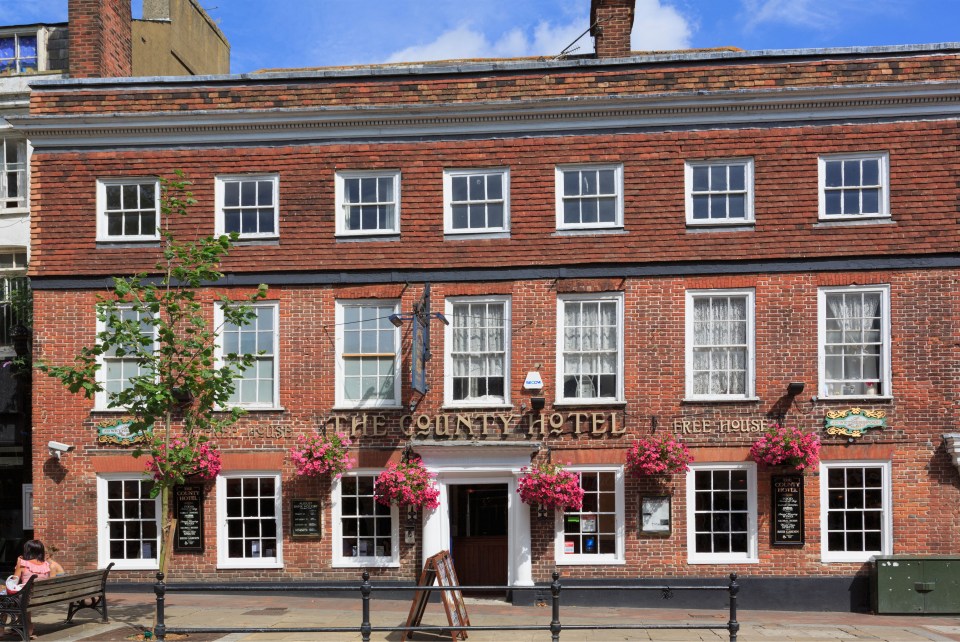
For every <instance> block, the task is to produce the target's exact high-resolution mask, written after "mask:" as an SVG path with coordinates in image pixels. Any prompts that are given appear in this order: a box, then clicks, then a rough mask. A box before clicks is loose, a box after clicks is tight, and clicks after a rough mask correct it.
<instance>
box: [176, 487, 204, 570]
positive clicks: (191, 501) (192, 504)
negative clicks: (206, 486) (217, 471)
mask: <svg viewBox="0 0 960 642" xmlns="http://www.w3.org/2000/svg"><path fill="white" fill-rule="evenodd" d="M173 510H174V515H175V516H176V518H177V530H176V533H175V534H174V538H173V550H175V551H177V552H184V553H187V552H196V553H202V552H203V486H200V485H197V484H188V485H186V486H176V487H174V489H173Z"/></svg>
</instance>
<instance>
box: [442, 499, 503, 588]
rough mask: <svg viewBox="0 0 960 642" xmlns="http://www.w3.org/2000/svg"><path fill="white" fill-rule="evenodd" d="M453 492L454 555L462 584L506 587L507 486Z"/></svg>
mask: <svg viewBox="0 0 960 642" xmlns="http://www.w3.org/2000/svg"><path fill="white" fill-rule="evenodd" d="M449 489H450V490H449V501H450V535H451V540H452V546H451V553H452V554H453V563H454V566H455V567H456V569H457V578H458V579H459V580H460V584H464V585H470V584H479V585H500V586H503V585H506V584H507V566H508V563H509V560H508V551H507V523H508V518H507V485H506V484H471V485H453V486H450V487H449ZM465 592H466V591H465ZM466 593H469V592H466ZM476 593H479V594H486V595H491V593H490V592H483V591H478V592H476Z"/></svg>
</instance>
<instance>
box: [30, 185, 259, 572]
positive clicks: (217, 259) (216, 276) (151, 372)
mask: <svg viewBox="0 0 960 642" xmlns="http://www.w3.org/2000/svg"><path fill="white" fill-rule="evenodd" d="M189 185H190V183H189V182H188V181H186V180H185V179H184V176H183V174H182V173H180V172H177V174H176V177H175V178H173V179H170V180H161V197H160V210H161V217H162V221H163V222H164V227H163V229H161V231H160V237H161V245H162V257H161V259H160V260H159V261H158V262H157V264H156V266H155V271H154V272H153V273H151V274H148V273H140V274H135V275H133V276H130V277H122V278H121V277H115V278H114V284H113V289H112V292H111V293H110V295H108V296H101V297H99V299H98V302H97V317H98V319H99V320H100V321H101V322H102V324H103V330H102V331H100V332H98V333H97V340H96V342H95V344H94V345H92V346H85V347H83V348H81V350H80V352H79V353H78V354H77V355H76V357H75V358H74V362H73V363H72V364H70V365H65V366H54V365H49V364H45V363H39V364H38V366H37V367H38V369H39V370H40V371H42V372H45V373H46V374H48V375H50V376H52V377H54V378H56V379H58V380H59V381H60V382H61V383H63V385H64V386H66V387H67V389H68V390H70V392H73V393H81V394H83V395H84V396H86V397H87V398H89V399H92V398H94V397H95V395H97V394H98V393H101V392H103V393H104V394H106V395H107V402H108V406H109V407H111V408H124V409H126V410H127V412H128V413H129V415H130V417H131V423H130V432H131V433H133V434H136V435H141V436H142V437H143V441H141V442H139V443H138V444H137V447H136V449H135V450H134V451H133V456H134V457H141V456H144V455H145V456H146V457H147V458H148V461H147V470H148V471H149V472H152V473H153V476H154V480H155V481H154V486H153V495H152V496H153V497H156V496H157V495H160V497H161V515H162V520H163V523H162V532H161V540H160V542H161V543H160V560H159V561H160V570H161V571H163V572H164V573H166V570H167V566H168V562H169V551H168V550H167V549H168V546H167V542H168V539H169V537H168V536H169V533H170V531H171V529H172V528H173V527H174V526H175V522H174V520H173V513H172V506H171V502H170V495H171V490H172V488H173V487H174V486H176V485H178V484H183V483H184V481H185V480H186V478H187V477H189V476H191V475H196V474H199V475H201V476H204V475H211V476H212V475H215V474H216V471H217V470H219V453H218V452H217V450H216V445H215V444H214V443H213V442H212V441H211V439H212V438H214V437H215V436H216V435H218V434H219V433H221V432H222V431H223V430H224V429H225V428H227V427H228V426H230V425H232V424H234V423H235V422H236V421H237V420H238V419H239V417H240V416H241V415H242V414H243V410H242V409H240V408H237V407H230V397H231V395H232V394H233V392H234V389H235V380H236V378H237V377H238V376H239V375H240V374H242V373H243V372H244V371H245V370H246V369H247V368H249V367H251V366H252V365H253V363H254V360H255V358H256V355H255V354H249V353H248V354H237V353H231V354H225V355H223V359H222V361H221V362H220V363H218V362H217V358H216V344H217V337H218V336H219V335H220V333H221V332H222V330H223V327H224V325H227V324H230V325H234V326H243V325H246V324H247V323H249V322H250V321H251V320H252V319H253V317H254V315H255V314H256V313H255V310H254V309H253V307H252V305H251V304H252V303H254V302H256V301H257V300H259V299H262V298H263V297H264V296H265V295H266V289H267V288H266V285H260V286H259V288H258V289H257V291H256V292H255V293H253V294H251V295H248V296H245V297H243V298H242V299H240V300H231V299H228V298H227V297H220V300H219V305H220V306H221V307H222V309H223V324H222V325H220V326H218V327H212V325H211V323H210V315H209V312H210V309H209V307H208V306H209V303H206V302H204V301H203V300H202V299H201V297H200V296H199V293H200V291H201V289H202V288H203V287H204V286H209V285H212V284H215V283H216V282H217V281H218V280H220V279H221V278H222V277H223V274H222V273H221V272H220V271H219V268H220V264H221V262H222V260H223V258H224V257H225V256H226V255H227V253H228V252H229V249H230V245H231V242H232V241H233V240H234V238H235V235H233V236H232V237H231V236H227V235H222V236H209V237H205V238H201V239H199V240H196V241H192V242H180V241H177V240H176V239H175V238H174V236H173V234H172V233H171V232H170V229H169V225H170V222H171V221H172V220H173V219H175V218H177V217H181V216H186V214H187V210H188V208H189V207H190V206H191V205H193V204H195V203H196V201H195V200H194V199H193V196H192V194H191V193H190V192H189V191H188V188H189ZM104 356H111V357H122V358H125V359H130V360H135V361H136V363H137V364H138V374H137V375H136V376H133V377H131V378H130V379H129V381H128V382H127V383H126V384H124V386H123V388H122V389H121V390H119V391H117V390H112V391H105V390H104V386H103V383H102V382H101V378H100V377H98V376H97V371H98V370H100V369H101V367H102V358H103V357H104ZM208 464H210V466H209V467H208Z"/></svg>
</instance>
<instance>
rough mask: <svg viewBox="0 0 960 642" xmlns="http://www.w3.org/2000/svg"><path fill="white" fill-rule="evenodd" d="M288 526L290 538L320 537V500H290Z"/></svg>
mask: <svg viewBox="0 0 960 642" xmlns="http://www.w3.org/2000/svg"><path fill="white" fill-rule="evenodd" d="M290 524H291V528H290V535H291V536H292V537H320V532H321V531H320V500H319V499H312V498H310V499H292V500H290Z"/></svg>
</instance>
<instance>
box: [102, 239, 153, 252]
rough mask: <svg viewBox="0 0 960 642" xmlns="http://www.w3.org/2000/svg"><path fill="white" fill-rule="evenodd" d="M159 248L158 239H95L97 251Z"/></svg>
mask: <svg viewBox="0 0 960 642" xmlns="http://www.w3.org/2000/svg"><path fill="white" fill-rule="evenodd" d="M144 247H160V239H97V249H98V250H106V249H110V250H122V249H125V248H138V249H139V248H144Z"/></svg>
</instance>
